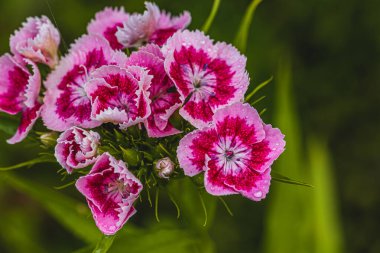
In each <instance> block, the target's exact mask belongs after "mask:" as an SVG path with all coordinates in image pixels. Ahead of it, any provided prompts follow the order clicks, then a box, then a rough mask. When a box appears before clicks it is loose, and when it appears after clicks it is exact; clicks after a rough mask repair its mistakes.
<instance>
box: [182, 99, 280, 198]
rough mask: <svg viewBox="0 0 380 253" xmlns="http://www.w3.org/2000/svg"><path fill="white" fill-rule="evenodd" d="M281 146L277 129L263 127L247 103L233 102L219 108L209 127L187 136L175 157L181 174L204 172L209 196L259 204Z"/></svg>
mask: <svg viewBox="0 0 380 253" xmlns="http://www.w3.org/2000/svg"><path fill="white" fill-rule="evenodd" d="M284 147H285V141H284V135H283V134H282V133H281V132H280V130H279V129H277V128H272V126H271V125H266V124H264V123H263V122H262V120H261V119H260V116H259V114H258V113H257V111H256V110H255V109H254V108H253V107H251V106H250V105H249V104H241V103H235V104H233V105H230V106H227V107H224V108H222V109H219V110H218V111H217V112H216V113H215V114H214V116H213V121H212V124H211V125H210V126H208V127H206V128H203V129H200V130H195V131H194V132H191V133H189V134H187V135H186V136H185V137H184V138H183V139H182V140H181V141H180V143H179V146H178V149H177V156H178V160H179V164H180V166H181V167H182V168H183V170H184V172H185V175H187V176H194V175H196V174H198V173H200V172H202V171H205V177H204V184H205V187H206V190H207V191H208V192H209V193H210V194H212V195H229V194H241V195H243V196H245V197H247V198H249V199H251V200H255V201H259V200H261V199H263V198H265V196H266V194H267V193H268V191H269V185H270V179H271V176H270V171H271V165H272V163H273V162H274V161H275V160H276V159H277V158H278V157H279V156H280V154H281V153H282V152H283V151H284Z"/></svg>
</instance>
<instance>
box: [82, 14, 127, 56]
mask: <svg viewBox="0 0 380 253" xmlns="http://www.w3.org/2000/svg"><path fill="white" fill-rule="evenodd" d="M128 17H129V15H128V14H127V13H126V12H125V11H124V8H123V7H121V8H120V9H117V8H115V9H113V8H105V9H104V10H102V11H100V12H98V13H96V15H95V19H93V20H92V21H91V22H90V24H89V25H88V26H87V31H88V33H89V34H97V35H101V36H103V37H104V38H105V39H106V40H108V42H109V43H110V45H111V47H112V48H113V49H114V50H117V49H123V48H124V47H123V45H122V44H120V43H119V42H118V41H117V38H116V32H117V29H118V28H119V27H122V26H123V23H124V22H126V21H127V20H128Z"/></svg>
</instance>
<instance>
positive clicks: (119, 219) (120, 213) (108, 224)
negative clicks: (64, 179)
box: [76, 153, 143, 235]
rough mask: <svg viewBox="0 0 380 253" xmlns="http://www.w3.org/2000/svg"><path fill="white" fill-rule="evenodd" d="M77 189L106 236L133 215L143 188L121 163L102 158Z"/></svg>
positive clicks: (78, 182) (77, 183)
mask: <svg viewBox="0 0 380 253" xmlns="http://www.w3.org/2000/svg"><path fill="white" fill-rule="evenodd" d="M76 187H77V189H78V190H79V191H80V192H81V193H82V194H83V195H84V196H85V197H86V199H87V203H88V205H89V207H90V209H91V212H92V215H93V217H94V220H95V223H96V225H97V226H98V228H99V229H100V230H101V231H102V232H103V233H104V234H106V235H112V234H115V233H116V232H117V231H118V230H119V229H121V228H122V227H123V225H124V224H125V223H126V222H127V220H128V219H129V218H130V217H131V216H132V215H133V214H135V213H136V210H135V208H134V207H133V202H134V201H135V200H136V199H137V198H138V196H139V193H140V191H141V190H142V188H143V186H142V184H141V182H140V181H139V180H138V179H137V178H136V177H135V176H134V175H133V174H132V173H131V172H129V170H128V169H127V167H126V166H125V164H124V163H123V162H122V161H118V160H116V159H115V158H114V157H112V156H111V155H110V154H108V153H104V154H103V155H101V156H100V157H99V158H98V160H97V161H96V163H95V164H94V166H93V168H92V170H91V171H90V173H89V174H88V175H86V176H83V177H80V178H79V179H78V181H77V182H76Z"/></svg>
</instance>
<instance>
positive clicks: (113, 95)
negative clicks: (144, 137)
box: [85, 66, 152, 128]
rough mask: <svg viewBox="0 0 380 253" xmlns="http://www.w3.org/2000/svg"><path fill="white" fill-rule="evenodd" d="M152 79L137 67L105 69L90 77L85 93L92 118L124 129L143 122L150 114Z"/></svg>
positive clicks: (101, 68)
mask: <svg viewBox="0 0 380 253" xmlns="http://www.w3.org/2000/svg"><path fill="white" fill-rule="evenodd" d="M151 80H152V76H150V75H148V73H147V71H145V70H144V69H143V68H141V67H138V66H131V67H127V68H122V67H118V66H103V67H100V68H99V69H97V70H96V71H94V72H93V73H92V74H91V79H90V80H89V81H88V82H87V84H86V87H85V90H86V93H87V95H88V97H89V98H90V99H91V105H92V117H93V118H94V119H96V120H98V121H100V122H104V123H106V122H112V123H115V124H121V126H122V127H123V128H126V127H128V126H131V125H135V124H137V123H140V122H143V121H144V120H145V119H146V118H147V117H148V116H149V115H150V113H151V111H150V107H149V104H150V100H149V94H148V92H147V90H148V88H149V85H150V83H151Z"/></svg>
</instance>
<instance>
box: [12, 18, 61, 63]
mask: <svg viewBox="0 0 380 253" xmlns="http://www.w3.org/2000/svg"><path fill="white" fill-rule="evenodd" d="M59 42H60V35H59V32H58V30H57V28H55V27H54V25H53V24H52V23H51V21H50V20H49V19H48V18H47V17H45V16H42V17H40V18H39V17H34V18H32V17H30V18H28V19H27V20H26V22H25V23H23V25H22V27H21V28H20V29H19V30H18V31H16V32H15V34H14V35H12V36H11V39H10V46H11V52H12V53H13V54H14V55H21V56H23V57H25V58H28V59H30V60H32V61H34V62H41V63H44V64H47V65H49V66H50V67H51V68H52V67H54V66H55V65H56V64H57V62H58V55H57V51H58V46H59Z"/></svg>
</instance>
